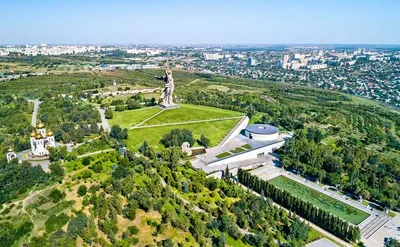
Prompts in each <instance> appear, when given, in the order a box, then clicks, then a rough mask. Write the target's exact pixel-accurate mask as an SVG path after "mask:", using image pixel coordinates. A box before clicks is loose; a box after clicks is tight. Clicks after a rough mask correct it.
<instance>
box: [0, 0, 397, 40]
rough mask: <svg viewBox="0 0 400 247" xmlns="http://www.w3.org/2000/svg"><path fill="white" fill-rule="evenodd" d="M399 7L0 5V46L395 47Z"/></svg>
mask: <svg viewBox="0 0 400 247" xmlns="http://www.w3.org/2000/svg"><path fill="white" fill-rule="evenodd" d="M399 13H400V1H399V0H394V1H392V0H301V1H300V0H299V1H297V0H292V1H290V0H274V1H269V0H264V1H259V0H241V1H236V0H230V1H226V0H220V1H219V0H200V1H193V0H186V1H184V0H175V1H174V0H171V1H168V0H164V1H157V0H141V1H136V0H131V1H127V0H107V1H104V0H96V1H92V0H79V1H78V0H25V1H22V0H0V44H2V45H5V44H41V43H46V44H400V31H399V26H400V14H399Z"/></svg>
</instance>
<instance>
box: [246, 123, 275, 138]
mask: <svg viewBox="0 0 400 247" xmlns="http://www.w3.org/2000/svg"><path fill="white" fill-rule="evenodd" d="M245 135H246V136H247V137H248V138H249V139H253V140H257V141H275V140H277V139H278V138H279V129H278V128H277V127H274V126H272V125H268V124H250V125H248V126H247V127H246V129H245Z"/></svg>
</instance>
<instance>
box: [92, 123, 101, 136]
mask: <svg viewBox="0 0 400 247" xmlns="http://www.w3.org/2000/svg"><path fill="white" fill-rule="evenodd" d="M99 131H100V129H99V126H98V125H97V123H96V122H94V123H92V124H90V133H92V134H98V133H99Z"/></svg>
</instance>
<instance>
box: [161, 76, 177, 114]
mask: <svg viewBox="0 0 400 247" xmlns="http://www.w3.org/2000/svg"><path fill="white" fill-rule="evenodd" d="M164 72H165V76H164V89H163V91H162V93H161V98H162V100H163V101H162V103H161V104H160V106H161V107H162V108H166V109H169V108H177V107H178V105H176V104H175V103H174V102H173V99H174V98H173V93H174V89H175V84H174V78H173V77H172V71H171V70H170V69H167V68H166V69H165V70H164Z"/></svg>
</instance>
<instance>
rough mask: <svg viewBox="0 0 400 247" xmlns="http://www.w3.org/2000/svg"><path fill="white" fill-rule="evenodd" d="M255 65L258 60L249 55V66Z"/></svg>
mask: <svg viewBox="0 0 400 247" xmlns="http://www.w3.org/2000/svg"><path fill="white" fill-rule="evenodd" d="M255 65H257V61H256V60H255V59H254V58H252V57H249V58H248V59H247V66H255Z"/></svg>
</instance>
